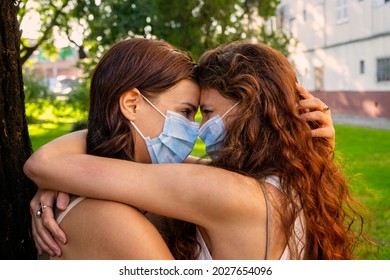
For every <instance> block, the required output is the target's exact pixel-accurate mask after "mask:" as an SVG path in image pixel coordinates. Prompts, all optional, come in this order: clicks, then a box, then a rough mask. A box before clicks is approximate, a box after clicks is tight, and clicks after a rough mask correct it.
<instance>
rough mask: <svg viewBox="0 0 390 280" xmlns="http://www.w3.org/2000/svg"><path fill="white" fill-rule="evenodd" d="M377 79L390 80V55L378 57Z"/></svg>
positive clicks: (378, 80) (381, 80) (379, 80)
mask: <svg viewBox="0 0 390 280" xmlns="http://www.w3.org/2000/svg"><path fill="white" fill-rule="evenodd" d="M376 81H377V82H389V81H390V56H387V57H380V58H377V59H376Z"/></svg>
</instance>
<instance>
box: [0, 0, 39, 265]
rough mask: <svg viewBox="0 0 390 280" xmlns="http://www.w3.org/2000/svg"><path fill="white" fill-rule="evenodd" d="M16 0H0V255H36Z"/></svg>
mask: <svg viewBox="0 0 390 280" xmlns="http://www.w3.org/2000/svg"><path fill="white" fill-rule="evenodd" d="M16 2H17V1H16V0H1V1H0V259H10V260H17V259H36V258H37V254H36V250H35V247H34V242H33V240H32V238H31V230H30V228H31V217H30V213H29V202H30V199H31V198H32V195H33V194H34V193H35V191H36V187H35V185H34V184H33V183H32V182H31V181H30V180H28V179H27V178H26V177H25V176H24V174H23V164H24V162H25V161H26V159H27V158H28V157H29V155H30V154H31V152H32V148H31V142H30V139H29V135H28V129H27V122H26V115H25V109H24V92H23V77H22V69H21V64H20V57H19V56H20V52H19V48H20V31H19V25H18V21H17V17H16V6H15V4H16Z"/></svg>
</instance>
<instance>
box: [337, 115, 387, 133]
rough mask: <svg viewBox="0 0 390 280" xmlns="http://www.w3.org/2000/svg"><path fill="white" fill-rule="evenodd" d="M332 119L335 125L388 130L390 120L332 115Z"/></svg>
mask: <svg viewBox="0 0 390 280" xmlns="http://www.w3.org/2000/svg"><path fill="white" fill-rule="evenodd" d="M332 119H333V122H334V123H335V124H346V125H353V126H360V127H368V128H376V129H385V130H390V119H387V118H369V117H360V116H349V115H340V114H335V113H333V114H332Z"/></svg>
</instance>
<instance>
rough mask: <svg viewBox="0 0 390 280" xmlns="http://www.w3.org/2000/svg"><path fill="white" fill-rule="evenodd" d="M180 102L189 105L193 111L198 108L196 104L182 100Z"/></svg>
mask: <svg viewBox="0 0 390 280" xmlns="http://www.w3.org/2000/svg"><path fill="white" fill-rule="evenodd" d="M182 104H185V105H187V106H189V107H191V109H192V110H193V111H197V110H198V106H196V105H194V104H192V103H189V102H183V103H182Z"/></svg>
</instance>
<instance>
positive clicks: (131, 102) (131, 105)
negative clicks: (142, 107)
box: [119, 88, 142, 121]
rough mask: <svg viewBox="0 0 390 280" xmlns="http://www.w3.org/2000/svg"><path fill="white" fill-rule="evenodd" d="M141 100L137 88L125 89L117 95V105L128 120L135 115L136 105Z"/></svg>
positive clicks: (132, 118) (133, 118)
mask: <svg viewBox="0 0 390 280" xmlns="http://www.w3.org/2000/svg"><path fill="white" fill-rule="evenodd" d="M141 102H142V94H141V92H140V91H139V90H138V89H137V88H133V89H131V90H129V91H126V92H125V93H123V94H122V95H121V96H120V97H119V107H120V109H121V112H122V114H123V115H124V116H125V118H126V119H128V120H129V121H134V120H135V119H136V116H137V106H138V105H139V104H140V103H141Z"/></svg>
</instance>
